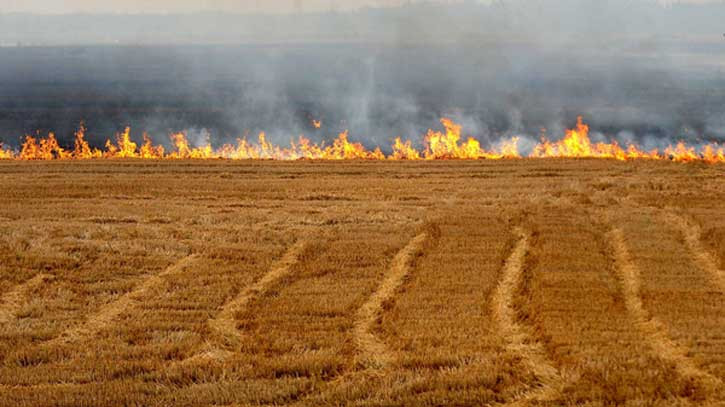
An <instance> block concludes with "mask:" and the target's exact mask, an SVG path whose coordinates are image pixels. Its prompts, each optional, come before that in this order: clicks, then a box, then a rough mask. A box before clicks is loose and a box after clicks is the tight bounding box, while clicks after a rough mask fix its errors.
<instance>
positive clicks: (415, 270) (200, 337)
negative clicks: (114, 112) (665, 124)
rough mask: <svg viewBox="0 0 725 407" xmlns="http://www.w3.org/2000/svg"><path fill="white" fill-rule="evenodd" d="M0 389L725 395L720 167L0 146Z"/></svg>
mask: <svg viewBox="0 0 725 407" xmlns="http://www.w3.org/2000/svg"><path fill="white" fill-rule="evenodd" d="M0 191H1V192H0V406H46V405H47V406H119V405H138V406H140V405H174V406H176V405H179V406H198V405H220V406H226V405H239V406H246V405H295V406H297V405H299V406H325V405H329V406H332V405H354V406H379V405H385V406H398V405H399V406H412V405H428V406H438V405H512V406H527V405H533V406H543V405H546V406H559V405H584V406H603V405H624V404H627V405H633V406H677V405H683V406H690V405H693V406H700V405H702V406H718V405H725V386H724V385H723V382H725V306H724V305H725V271H724V270H725V217H724V216H723V215H724V214H725V166H722V165H704V164H676V163H670V162H649V161H634V162H615V161H608V160H516V161H505V160H504V161H497V162H488V161H477V162H452V161H449V162H445V161H443V162H390V163H389V162H340V163H333V162H288V163H280V162H226V161H195V162H193V161H189V162H186V161H164V162H155V161H142V162H138V161H88V162H44V163H36V162H0Z"/></svg>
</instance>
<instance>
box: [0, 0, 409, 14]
mask: <svg viewBox="0 0 725 407" xmlns="http://www.w3.org/2000/svg"><path fill="white" fill-rule="evenodd" d="M401 3H402V1H401V0H345V1H334V0H333V1H331V0H245V1H236V0H196V1H192V0H155V1H141V0H124V1H118V0H117V1H95V0H68V1H48V0H31V1H24V0H3V1H0V10H2V11H3V12H24V13H48V14H61V13H133V14H137V13H190V12H198V11H229V12H238V13H250V12H269V13H284V12H294V11H300V10H302V11H326V10H350V9H356V8H360V7H363V6H373V7H380V6H390V5H398V4H401Z"/></svg>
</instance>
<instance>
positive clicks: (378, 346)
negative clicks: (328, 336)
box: [292, 231, 433, 406]
mask: <svg viewBox="0 0 725 407" xmlns="http://www.w3.org/2000/svg"><path fill="white" fill-rule="evenodd" d="M432 239H433V234H431V232H428V231H425V232H421V233H420V234H418V235H417V236H415V237H414V238H413V239H412V240H410V242H408V244H407V245H406V246H405V247H404V248H402V249H401V250H400V251H399V252H398V253H397V254H396V255H395V257H394V258H393V260H392V262H391V264H390V266H389V267H388V271H387V273H386V274H385V277H384V279H383V281H382V282H381V283H380V285H379V286H378V289H377V290H376V291H375V292H373V294H372V295H371V296H370V297H369V298H368V300H367V301H366V302H365V303H364V304H363V305H361V306H360V308H358V310H357V313H356V316H355V320H354V322H353V329H352V335H353V343H354V344H355V347H356V349H357V355H356V361H355V362H356V365H357V367H358V369H352V370H349V371H347V372H345V373H343V374H341V375H339V376H337V377H336V378H334V379H333V380H331V381H329V382H327V383H326V385H325V387H326V388H325V389H323V390H322V392H321V393H317V394H308V395H307V396H303V397H301V398H300V399H299V400H298V401H297V402H296V403H293V404H292V405H294V406H310V405H311V406H316V405H325V404H326V401H322V400H325V398H326V397H328V396H331V395H333V394H335V393H337V392H339V391H342V392H343V393H344V392H346V391H347V389H346V387H348V386H355V383H357V382H358V381H360V380H378V379H380V377H381V376H380V375H378V374H377V373H379V372H381V371H385V370H388V369H390V368H391V365H392V364H393V362H394V361H395V357H394V356H393V355H391V353H390V350H389V349H388V347H387V345H386V344H385V343H384V342H383V341H382V340H381V339H380V338H379V337H378V336H377V335H376V334H375V332H374V330H375V327H376V326H377V324H378V323H379V321H380V318H381V316H382V314H383V306H384V304H385V303H386V302H387V301H390V300H391V299H392V298H393V297H394V296H395V293H396V292H397V291H398V290H399V289H400V287H401V286H402V285H403V283H404V282H405V278H406V277H407V276H408V275H409V274H410V272H411V271H412V269H413V268H414V267H415V262H416V260H417V259H418V258H419V257H420V256H422V255H423V254H424V251H425V247H426V245H427V244H428V242H430V241H431V240H432ZM341 389H342V390H341Z"/></svg>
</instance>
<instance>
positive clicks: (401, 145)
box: [0, 117, 725, 163]
mask: <svg viewBox="0 0 725 407" xmlns="http://www.w3.org/2000/svg"><path fill="white" fill-rule="evenodd" d="M441 124H442V125H443V128H444V131H443V132H441V131H434V130H428V132H427V134H426V136H425V138H424V140H423V148H422V149H420V150H418V149H416V148H415V147H414V146H413V142H412V141H410V140H406V141H403V140H402V139H401V138H396V139H395V140H394V142H393V144H392V148H391V149H392V153H391V154H390V155H389V156H386V155H385V154H384V153H383V152H382V151H381V150H380V148H375V149H373V150H369V149H367V148H365V146H363V144H361V143H356V142H353V141H350V137H349V134H348V132H347V131H345V132H343V133H341V134H340V135H338V137H337V138H336V139H335V140H334V141H333V142H332V144H330V145H325V143H320V144H317V143H313V142H312V141H310V140H309V139H307V138H305V137H303V136H300V137H299V139H298V140H296V141H292V142H291V143H290V146H289V147H282V146H279V145H276V144H273V143H271V142H269V141H268V140H267V136H266V134H265V133H260V134H259V137H258V139H257V141H256V142H250V141H248V140H247V139H239V140H237V143H236V145H234V144H225V145H223V146H221V147H220V148H218V149H214V148H213V147H212V146H211V144H209V143H208V142H207V143H205V144H204V145H202V146H199V147H192V146H191V144H190V143H189V140H188V139H187V136H186V135H185V134H184V133H176V134H172V135H171V136H170V137H171V142H172V144H173V146H174V149H173V151H169V152H167V151H166V150H165V149H164V147H163V146H161V145H154V143H153V142H152V140H151V139H150V138H149V136H148V135H147V134H144V135H143V143H142V144H141V145H140V146H139V144H137V143H136V142H134V141H133V140H132V139H131V130H130V129H129V128H126V129H125V130H124V132H123V133H121V134H118V135H117V136H116V141H115V142H111V140H108V141H106V145H105V149H104V150H103V151H101V150H99V149H94V148H91V147H90V146H89V144H88V142H87V141H86V140H85V134H86V129H85V127H84V126H83V125H81V127H80V128H79V130H78V132H76V135H75V145H74V147H75V148H74V149H73V150H72V151H68V150H64V149H63V148H62V147H61V146H60V145H59V144H58V141H57V139H56V138H55V136H54V135H53V134H52V133H51V134H49V135H48V137H46V138H36V137H32V136H26V137H25V140H24V142H23V145H22V148H21V150H20V152H19V154H16V153H15V152H13V151H12V150H6V149H3V148H2V146H1V145H0V159H20V160H62V159H77V160H83V159H94V158H101V157H103V158H138V159H219V158H224V159H232V160H247V159H253V160H261V159H264V160H298V159H309V160H422V159H425V160H446V159H456V160H478V159H491V160H501V159H518V158H521V157H522V156H521V154H520V153H519V147H518V143H519V138H518V137H513V138H511V139H507V140H503V141H501V142H500V143H499V144H498V145H495V146H493V147H492V148H491V149H489V150H486V149H484V148H482V147H481V143H480V142H479V141H478V140H477V139H475V138H472V137H469V138H467V139H465V140H464V138H463V137H462V135H461V131H462V127H461V126H460V125H459V124H456V123H454V122H453V121H452V120H450V119H446V118H444V119H441ZM530 157H534V158H549V157H553V158H556V157H561V158H607V159H616V160H622V161H624V160H634V159H657V160H661V159H669V160H672V161H675V162H692V161H701V162H707V163H725V149H724V148H723V147H720V146H716V145H706V146H704V147H703V148H702V149H701V150H700V151H699V152H698V150H697V149H696V148H695V147H692V146H688V145H686V144H685V143H682V142H681V143H678V144H677V145H676V146H674V147H672V146H670V147H668V148H667V149H665V150H664V151H663V152H660V151H658V150H652V151H643V150H641V149H640V148H639V147H637V146H636V145H633V144H630V145H627V146H625V147H622V146H620V145H619V144H618V143H617V142H611V143H593V142H592V141H591V139H590V138H589V126H587V125H586V124H584V122H583V120H582V118H581V117H579V118H578V120H577V125H576V127H575V128H574V129H571V130H567V131H566V135H565V137H564V138H563V139H561V140H559V141H549V140H548V139H547V138H546V137H542V140H541V142H540V143H539V144H538V145H536V146H535V147H534V149H533V152H532V153H531V155H530Z"/></svg>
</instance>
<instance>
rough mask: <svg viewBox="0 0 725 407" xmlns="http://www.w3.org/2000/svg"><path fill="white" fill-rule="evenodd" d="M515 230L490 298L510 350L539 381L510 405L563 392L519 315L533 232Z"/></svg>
mask: <svg viewBox="0 0 725 407" xmlns="http://www.w3.org/2000/svg"><path fill="white" fill-rule="evenodd" d="M515 232H516V234H517V235H518V236H519V240H518V242H517V243H516V246H515V247H514V249H513V251H512V252H511V255H510V256H509V258H508V259H507V260H506V263H505V264H504V267H503V271H502V277H501V281H500V283H499V285H498V287H497V288H496V291H495V292H494V295H493V298H492V301H491V308H492V315H493V318H494V321H495V322H496V323H497V325H498V329H499V332H500V333H501V336H502V337H503V338H504V340H505V342H506V348H507V350H508V351H509V352H511V353H512V354H515V355H517V356H519V357H520V358H521V362H522V363H523V365H524V366H525V367H526V369H527V370H529V371H531V372H533V374H534V376H535V377H536V378H537V379H538V383H537V385H536V386H534V387H533V388H531V389H529V390H528V391H527V392H526V393H524V394H523V395H522V396H521V397H520V398H519V399H518V400H516V401H514V402H512V403H509V404H507V405H510V406H518V405H525V404H527V403H528V402H532V401H539V400H545V401H549V400H555V399H557V398H558V397H559V396H560V389H561V387H562V385H563V384H562V380H561V377H560V375H559V372H558V370H557V369H556V368H555V367H554V366H553V365H552V364H551V362H550V361H549V360H548V358H547V356H546V352H545V350H544V348H543V346H542V345H541V344H540V343H538V342H536V341H535V339H533V338H532V337H531V335H530V334H529V332H528V331H529V329H528V328H527V327H525V326H523V325H521V324H520V323H519V322H518V320H517V317H516V309H515V305H514V302H515V296H516V291H517V290H518V287H519V286H520V285H521V280H522V278H523V271H524V262H525V259H526V253H527V251H528V250H529V239H530V234H529V233H528V232H526V231H524V230H523V229H522V228H516V230H515Z"/></svg>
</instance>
